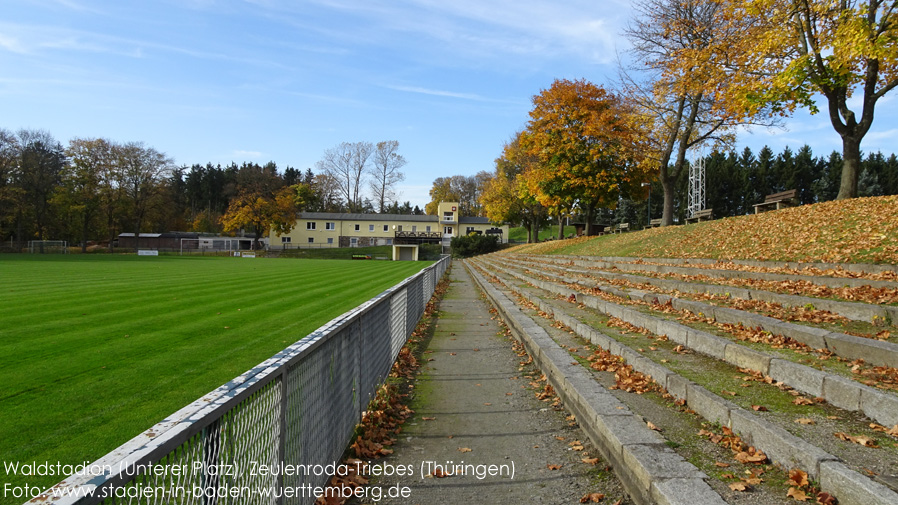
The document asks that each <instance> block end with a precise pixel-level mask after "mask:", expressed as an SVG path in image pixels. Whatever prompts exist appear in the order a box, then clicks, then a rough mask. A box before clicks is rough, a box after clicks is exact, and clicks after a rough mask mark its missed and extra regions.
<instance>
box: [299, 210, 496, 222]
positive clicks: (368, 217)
mask: <svg viewBox="0 0 898 505" xmlns="http://www.w3.org/2000/svg"><path fill="white" fill-rule="evenodd" d="M297 217H298V218H299V219H320V220H322V221H324V220H328V219H331V220H334V221H405V222H408V221H413V222H418V223H438V222H439V221H440V219H439V217H438V216H428V215H414V214H352V213H349V212H300V213H299V214H298V216H297ZM458 222H459V224H489V223H490V220H489V219H487V218H485V217H474V216H460V217H459V218H458Z"/></svg>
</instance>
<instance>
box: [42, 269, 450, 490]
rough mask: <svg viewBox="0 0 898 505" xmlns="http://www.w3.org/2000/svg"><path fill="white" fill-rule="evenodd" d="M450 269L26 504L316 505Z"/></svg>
mask: <svg viewBox="0 0 898 505" xmlns="http://www.w3.org/2000/svg"><path fill="white" fill-rule="evenodd" d="M448 264H449V258H447V257H444V258H442V259H440V260H439V261H438V262H437V263H435V264H434V265H431V266H429V267H427V268H426V269H424V270H422V271H421V272H419V273H418V274H416V275H414V276H412V277H409V278H408V279H406V280H404V281H402V282H400V283H399V284H397V285H396V286H394V287H392V288H390V289H388V290H386V291H384V292H383V293H381V294H380V295H378V296H376V297H375V298H372V299H371V300H369V301H367V302H365V303H364V304H362V305H360V306H359V307H357V308H355V309H354V310H352V311H350V312H347V313H346V314H343V315H342V316H339V317H337V318H336V319H334V320H332V321H330V322H329V323H327V324H326V325H324V326H322V327H321V328H319V329H318V330H316V331H315V332H313V333H311V334H310V335H308V336H307V337H305V338H303V339H302V340H299V341H298V342H296V343H295V344H293V345H291V346H289V347H287V348H286V349H284V350H283V351H281V352H279V353H278V354H276V355H275V356H273V357H272V358H270V359H268V360H266V361H265V362H263V363H261V364H260V365H258V366H256V367H255V368H253V369H251V370H249V371H247V372H246V373H244V374H243V375H241V376H239V377H237V378H235V379H234V380H232V381H231V382H228V383H227V384H225V385H223V386H221V387H219V388H218V389H216V390H214V391H212V392H211V393H209V394H207V395H205V396H203V397H202V398H200V399H198V400H196V401H195V402H193V403H191V404H190V405H188V406H186V407H184V408H183V409H181V410H179V411H177V412H175V413H174V414H172V415H171V416H169V417H168V418H166V419H164V420H163V421H162V422H160V423H158V424H156V425H155V426H153V427H152V428H150V429H149V430H147V431H145V432H143V433H141V434H140V435H138V436H137V437H135V438H133V439H132V440H130V441H129V442H127V443H125V444H124V445H122V446H121V447H119V448H117V449H115V450H114V451H112V452H110V453H109V454H107V455H105V456H103V457H102V458H100V459H99V460H97V461H95V462H94V463H92V464H90V465H88V466H86V467H84V468H83V471H79V472H78V473H76V474H74V475H72V476H70V477H68V478H66V479H65V480H63V481H62V482H60V483H58V484H57V485H56V486H54V487H53V488H50V489H49V490H47V491H45V492H44V494H43V495H41V496H39V497H37V498H35V499H33V500H31V501H30V502H29V503H35V504H36V503H53V504H79V505H87V504H94V503H104V504H106V503H108V504H112V503H140V504H143V503H146V504H151V503H179V504H180V503H184V504H194V503H195V504H203V505H210V504H231V503H233V504H294V503H296V504H306V503H312V502H314V500H315V498H314V497H313V496H312V494H313V493H312V489H313V488H314V487H316V486H323V485H325V484H326V481H327V479H328V477H329V475H328V474H327V473H326V472H327V470H331V469H330V468H327V465H330V464H333V463H338V462H339V460H340V458H341V456H342V454H343V452H344V450H345V449H346V447H347V444H348V443H349V441H350V439H351V437H352V435H353V431H354V429H355V426H356V425H357V424H358V423H359V421H360V420H361V417H362V412H363V410H364V409H365V408H366V406H367V405H368V402H369V401H370V399H371V398H373V396H374V395H375V393H376V391H377V389H378V388H379V387H380V386H381V385H382V384H383V382H384V380H385V379H386V377H387V375H388V374H389V372H390V368H391V366H392V364H393V362H394V361H395V359H396V357H397V356H398V354H399V351H400V349H401V348H402V346H403V345H404V344H405V342H406V340H407V339H408V337H409V335H411V332H412V331H413V330H414V328H415V325H416V324H417V321H418V320H419V319H420V318H421V316H422V315H423V313H424V309H425V306H426V304H427V302H428V300H429V299H430V297H431V296H432V294H433V292H434V290H435V288H436V285H437V282H438V281H439V279H440V277H442V275H443V273H445V271H446V268H447V267H448ZM79 470H82V469H79Z"/></svg>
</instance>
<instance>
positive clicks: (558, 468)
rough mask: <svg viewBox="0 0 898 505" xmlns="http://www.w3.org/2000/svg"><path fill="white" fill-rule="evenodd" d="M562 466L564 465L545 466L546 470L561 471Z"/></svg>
mask: <svg viewBox="0 0 898 505" xmlns="http://www.w3.org/2000/svg"><path fill="white" fill-rule="evenodd" d="M563 466H564V465H546V468H548V469H549V470H561V467H563Z"/></svg>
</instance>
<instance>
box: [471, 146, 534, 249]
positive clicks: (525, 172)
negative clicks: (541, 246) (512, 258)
mask: <svg viewBox="0 0 898 505" xmlns="http://www.w3.org/2000/svg"><path fill="white" fill-rule="evenodd" d="M523 135H524V132H518V133H516V134H515V135H514V137H512V139H511V140H510V141H508V142H507V143H506V144H505V146H504V147H503V148H502V156H500V157H499V158H497V159H496V172H495V173H494V174H493V176H492V178H491V179H489V180H488V181H486V183H485V184H484V189H483V192H482V193H481V194H480V204H481V205H482V206H483V209H484V213H485V214H486V217H487V218H489V220H490V221H492V222H494V223H501V222H508V221H510V222H514V223H520V224H521V225H522V226H523V227H524V228H526V229H527V242H528V243H531V242H536V241H537V239H538V237H539V226H540V224H542V222H543V221H544V220H545V218H546V209H545V208H544V207H543V206H542V205H541V204H540V203H539V200H538V199H537V195H536V194H535V193H533V192H531V191H530V187H531V185H530V184H528V181H529V178H531V177H533V176H534V174H535V173H536V169H537V168H538V166H539V161H538V159H537V157H536V156H533V155H531V154H528V153H527V152H526V151H525V150H524V149H523V148H522V146H521V137H522V136H523Z"/></svg>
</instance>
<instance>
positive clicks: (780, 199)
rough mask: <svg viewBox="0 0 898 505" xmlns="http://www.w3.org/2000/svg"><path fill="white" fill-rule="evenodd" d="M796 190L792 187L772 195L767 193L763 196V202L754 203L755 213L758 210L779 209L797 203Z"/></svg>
mask: <svg viewBox="0 0 898 505" xmlns="http://www.w3.org/2000/svg"><path fill="white" fill-rule="evenodd" d="M797 195H798V191H797V190H794V189H790V190H789V191H780V192H779V193H773V194H772V195H767V196H766V197H765V198H764V202H763V203H756V204H755V205H754V208H755V214H757V213H759V212H764V211H766V210H774V209H775V210H780V209H783V208H786V207H792V206H794V205H798V197H797Z"/></svg>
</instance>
